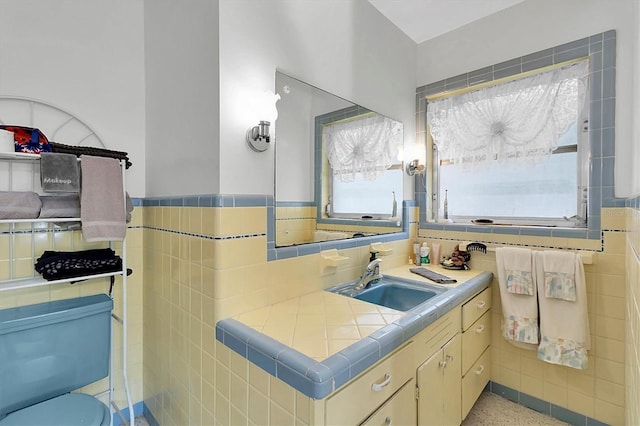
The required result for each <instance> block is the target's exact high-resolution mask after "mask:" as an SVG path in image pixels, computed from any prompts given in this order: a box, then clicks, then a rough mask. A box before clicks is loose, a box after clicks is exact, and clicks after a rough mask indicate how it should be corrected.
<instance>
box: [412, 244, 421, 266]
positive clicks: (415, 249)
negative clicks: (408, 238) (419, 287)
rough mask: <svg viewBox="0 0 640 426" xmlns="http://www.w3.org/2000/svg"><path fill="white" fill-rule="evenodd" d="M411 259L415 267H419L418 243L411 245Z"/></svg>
mask: <svg viewBox="0 0 640 426" xmlns="http://www.w3.org/2000/svg"><path fill="white" fill-rule="evenodd" d="M413 259H414V262H415V264H416V265H420V243H413Z"/></svg>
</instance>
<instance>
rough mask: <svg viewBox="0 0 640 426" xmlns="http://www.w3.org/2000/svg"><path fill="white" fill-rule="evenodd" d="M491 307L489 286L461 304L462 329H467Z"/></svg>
mask: <svg viewBox="0 0 640 426" xmlns="http://www.w3.org/2000/svg"><path fill="white" fill-rule="evenodd" d="M489 308H491V287H487V288H486V289H484V290H483V291H482V292H480V293H479V294H478V295H476V296H475V297H474V298H473V299H471V300H469V301H468V302H467V303H465V304H464V305H462V329H463V330H466V329H468V328H469V327H470V326H471V324H473V323H474V322H476V321H477V320H478V318H480V317H481V316H482V315H483V314H484V313H485V312H487V311H488V310H489Z"/></svg>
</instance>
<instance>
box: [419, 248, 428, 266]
mask: <svg viewBox="0 0 640 426" xmlns="http://www.w3.org/2000/svg"><path fill="white" fill-rule="evenodd" d="M429 251H430V250H429V246H428V245H427V243H422V247H420V263H421V264H422V265H428V264H429Z"/></svg>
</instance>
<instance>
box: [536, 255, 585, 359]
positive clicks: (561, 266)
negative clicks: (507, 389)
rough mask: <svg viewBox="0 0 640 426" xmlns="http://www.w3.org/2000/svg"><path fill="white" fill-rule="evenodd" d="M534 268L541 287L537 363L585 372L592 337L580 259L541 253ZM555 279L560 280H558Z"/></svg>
mask: <svg viewBox="0 0 640 426" xmlns="http://www.w3.org/2000/svg"><path fill="white" fill-rule="evenodd" d="M535 265H536V280H537V281H538V283H540V285H539V286H538V299H539V305H540V345H539V347H538V359H540V360H542V361H545V362H548V363H551V364H559V365H565V366H568V367H573V368H577V369H580V370H584V369H586V368H587V367H588V358H587V350H588V349H590V348H591V337H590V334H589V316H588V313H587V286H586V282H585V275H584V267H583V266H582V261H581V260H580V256H579V255H577V254H575V253H571V252H564V251H543V252H538V253H536V260H535ZM558 277H562V279H559V280H558V279H557V278H558ZM570 277H572V279H571V278H570ZM542 283H544V285H542ZM547 283H549V285H547ZM571 288H573V290H571ZM567 295H569V296H571V295H573V300H570V299H571V297H569V300H567V297H565V296H567Z"/></svg>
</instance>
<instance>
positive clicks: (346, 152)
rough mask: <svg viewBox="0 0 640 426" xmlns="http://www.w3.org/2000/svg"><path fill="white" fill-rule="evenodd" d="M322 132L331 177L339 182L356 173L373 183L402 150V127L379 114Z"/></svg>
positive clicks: (325, 128)
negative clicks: (331, 171)
mask: <svg viewBox="0 0 640 426" xmlns="http://www.w3.org/2000/svg"><path fill="white" fill-rule="evenodd" d="M322 132H323V139H324V147H325V151H326V153H327V157H328V159H329V164H330V165H331V169H332V170H333V175H334V177H335V178H337V179H339V180H340V181H342V182H351V181H353V180H354V178H355V176H356V173H361V174H362V176H363V177H364V179H366V180H375V179H376V178H377V177H379V176H381V175H382V174H383V173H384V171H385V170H387V169H388V168H389V167H390V166H391V165H392V164H394V163H396V162H397V156H398V152H399V150H400V148H401V147H402V123H400V122H398V121H395V120H392V119H390V118H387V117H384V116H382V115H380V114H373V115H367V116H365V117H359V118H355V119H353V120H348V121H342V122H338V123H335V124H329V125H326V126H324V127H323V129H322Z"/></svg>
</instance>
